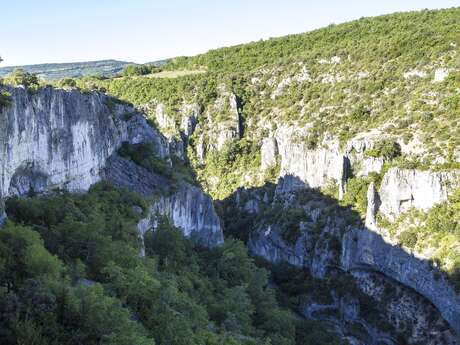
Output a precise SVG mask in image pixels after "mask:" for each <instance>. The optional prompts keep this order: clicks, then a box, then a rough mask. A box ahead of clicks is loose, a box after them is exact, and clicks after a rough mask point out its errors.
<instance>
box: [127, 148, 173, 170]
mask: <svg viewBox="0 0 460 345" xmlns="http://www.w3.org/2000/svg"><path fill="white" fill-rule="evenodd" d="M118 154H119V155H120V156H121V157H124V158H128V159H131V160H132V161H133V162H134V163H136V164H137V165H140V166H141V167H143V168H145V169H147V170H148V171H150V172H152V173H157V174H160V175H164V176H168V177H170V176H171V175H172V171H171V167H170V166H169V165H168V163H167V162H166V161H165V160H164V159H161V158H159V157H157V155H156V154H155V150H154V148H153V145H152V144H148V143H140V144H130V143H128V142H126V141H125V142H123V144H122V145H121V148H120V149H119V150H118Z"/></svg>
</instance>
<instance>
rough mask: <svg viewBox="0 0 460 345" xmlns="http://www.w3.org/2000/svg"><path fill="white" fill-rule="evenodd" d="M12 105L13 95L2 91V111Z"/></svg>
mask: <svg viewBox="0 0 460 345" xmlns="http://www.w3.org/2000/svg"><path fill="white" fill-rule="evenodd" d="M10 104H11V94H10V93H9V92H6V91H0V111H1V110H2V109H3V108H4V107H8V106H9V105H10Z"/></svg>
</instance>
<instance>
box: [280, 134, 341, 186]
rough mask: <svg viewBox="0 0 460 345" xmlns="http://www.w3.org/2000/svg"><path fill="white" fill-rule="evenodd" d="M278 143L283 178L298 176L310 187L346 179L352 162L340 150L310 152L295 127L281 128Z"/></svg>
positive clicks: (325, 149) (321, 149)
mask: <svg viewBox="0 0 460 345" xmlns="http://www.w3.org/2000/svg"><path fill="white" fill-rule="evenodd" d="M299 137H300V138H299ZM276 141H277V145H278V151H279V155H280V158H281V172H280V176H285V175H292V176H296V177H298V178H299V179H300V180H302V181H303V182H305V183H306V185H307V186H308V187H310V188H318V187H322V186H325V185H327V184H328V183H330V182H332V181H335V182H337V183H341V182H342V181H344V180H345V179H346V177H347V171H348V159H347V157H346V156H344V155H343V154H342V153H341V152H340V151H339V150H338V149H337V148H331V149H329V148H317V149H309V148H308V147H307V145H306V144H305V143H304V142H303V141H302V137H301V134H299V133H296V132H295V129H293V128H291V127H287V128H286V127H282V128H280V129H279V130H278V131H277V133H276Z"/></svg>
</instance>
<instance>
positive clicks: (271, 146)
mask: <svg viewBox="0 0 460 345" xmlns="http://www.w3.org/2000/svg"><path fill="white" fill-rule="evenodd" d="M277 155H278V144H277V142H276V139H275V138H265V139H264V140H263V141H262V147H261V165H260V168H261V169H262V170H267V169H268V168H270V167H272V166H274V165H275V164H276V156H277Z"/></svg>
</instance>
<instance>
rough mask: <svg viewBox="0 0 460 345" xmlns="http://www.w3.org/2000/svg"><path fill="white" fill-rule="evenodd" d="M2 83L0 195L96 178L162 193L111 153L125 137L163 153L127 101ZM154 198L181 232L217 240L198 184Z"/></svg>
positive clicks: (163, 181)
mask: <svg viewBox="0 0 460 345" xmlns="http://www.w3.org/2000/svg"><path fill="white" fill-rule="evenodd" d="M3 88H4V89H6V91H8V92H9V93H10V94H11V104H10V105H9V106H7V107H4V108H3V109H2V110H1V117H0V133H1V134H0V147H1V159H0V169H1V180H0V199H3V198H5V197H8V196H11V195H20V196H21V195H26V194H29V193H45V192H51V191H53V190H54V189H56V188H60V189H66V190H69V191H72V192H76V191H86V190H88V188H89V187H90V186H91V185H92V184H94V183H96V182H98V181H100V180H101V179H107V180H109V181H111V182H112V183H114V184H115V185H118V186H121V187H125V188H128V189H130V190H133V191H136V192H138V193H140V194H142V195H144V196H145V197H147V198H150V197H151V196H153V195H161V194H162V193H163V194H167V193H170V190H171V188H172V186H171V184H172V182H171V180H169V179H168V178H165V177H163V176H160V175H157V174H154V173H151V172H150V171H147V170H146V169H144V168H142V167H140V166H138V165H136V164H135V163H134V162H132V161H131V160H127V159H124V158H121V157H119V156H118V155H117V151H118V149H119V148H120V146H121V145H122V143H123V142H128V143H130V144H139V143H150V144H152V145H153V148H154V151H155V155H156V156H157V157H158V158H160V159H168V157H169V156H170V145H169V143H168V140H167V139H166V138H165V137H164V136H163V135H162V134H160V133H159V132H158V131H157V130H156V129H154V128H152V127H151V126H149V125H148V124H147V122H146V120H145V118H144V116H142V114H140V113H138V112H137V111H136V110H135V109H134V108H133V107H132V106H129V105H127V104H124V103H120V102H118V101H117V100H115V99H113V98H111V97H109V96H107V95H105V94H102V93H99V92H91V93H81V92H80V91H77V90H61V89H54V88H51V87H47V88H43V89H39V90H38V91H36V92H31V91H30V90H27V89H25V88H22V87H15V88H13V87H3ZM161 200H163V202H162V203H161V205H162V206H163V207H160V206H159V204H157V203H153V204H152V209H154V210H155V211H160V212H161V213H163V214H165V215H167V216H169V217H170V218H171V221H172V222H173V224H174V225H176V226H177V227H179V228H181V229H182V230H183V231H184V233H185V234H186V236H189V237H193V238H196V239H197V240H199V242H200V244H203V245H216V244H220V243H222V241H223V236H222V230H221V227H220V223H219V220H218V218H217V215H216V213H215V211H214V208H213V205H212V202H211V200H210V199H209V198H208V197H207V196H205V195H204V194H203V192H202V191H201V190H200V189H198V188H196V187H193V186H190V185H187V184H183V185H181V188H180V189H179V191H178V192H177V193H176V194H173V196H169V197H168V198H165V199H161ZM165 200H169V201H170V204H171V205H169V206H168V203H167V202H166V201H165ZM168 207H169V208H168Z"/></svg>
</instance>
